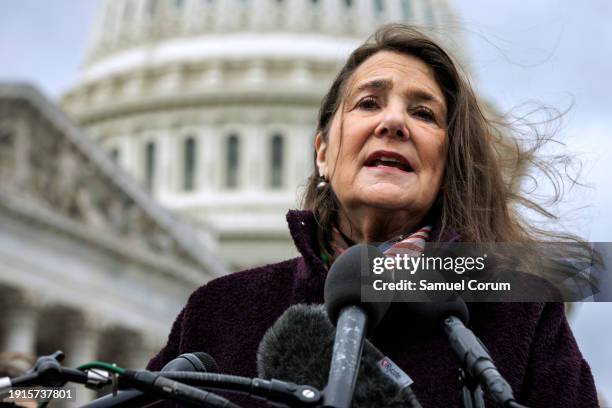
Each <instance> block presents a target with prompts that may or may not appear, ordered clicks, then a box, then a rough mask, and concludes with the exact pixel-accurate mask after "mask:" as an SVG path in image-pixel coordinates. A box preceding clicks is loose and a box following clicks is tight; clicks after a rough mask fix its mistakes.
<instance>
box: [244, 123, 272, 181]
mask: <svg viewBox="0 0 612 408" xmlns="http://www.w3.org/2000/svg"><path fill="white" fill-rule="evenodd" d="M262 130H263V129H262V128H261V126H259V125H257V124H256V125H250V126H242V129H241V131H240V154H239V157H240V159H239V160H240V166H241V167H240V169H239V171H240V181H241V182H240V183H239V186H240V190H241V191H245V192H246V191H248V192H253V191H258V190H261V184H262V182H263V181H264V180H263V179H264V177H262V176H263V171H262V170H263V169H262V166H264V161H265V159H264V157H265V155H264V152H263V148H265V147H264V146H267V143H266V140H265V139H266V138H265V136H264V135H263V133H264V132H263V131H262ZM262 145H263V146H262Z"/></svg>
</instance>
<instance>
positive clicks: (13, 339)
mask: <svg viewBox="0 0 612 408" xmlns="http://www.w3.org/2000/svg"><path fill="white" fill-rule="evenodd" d="M37 317H38V311H37V310H36V308H35V307H34V305H33V304H24V303H21V304H19V305H14V306H13V307H10V308H5V309H4V311H3V321H4V338H3V339H2V346H1V347H2V348H1V349H0V351H14V352H21V353H27V354H31V355H35V354H36V333H37V330H36V329H37Z"/></svg>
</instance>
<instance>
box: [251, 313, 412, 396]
mask: <svg viewBox="0 0 612 408" xmlns="http://www.w3.org/2000/svg"><path fill="white" fill-rule="evenodd" d="M334 331H335V329H334V327H333V325H332V324H331V322H330V321H329V318H328V317H327V315H326V312H325V309H324V307H323V306H322V305H319V306H313V305H303V304H300V305H294V306H291V307H290V308H289V309H287V310H286V311H285V313H283V315H282V316H281V317H280V318H279V319H278V320H277V321H276V322H275V323H274V325H272V327H270V328H269V329H268V331H267V332H266V334H265V335H264V337H263V338H262V341H261V342H260V343H259V348H258V351H257V372H258V374H259V376H260V377H261V378H266V379H271V378H277V379H282V380H284V381H290V382H293V383H297V384H309V385H311V386H314V387H315V388H317V389H322V388H323V387H324V386H325V384H326V381H327V374H326V373H328V372H329V368H330V359H331V356H332V352H333V347H334V336H335V333H334ZM411 384H412V380H411V379H410V377H409V376H408V375H407V374H406V373H404V372H403V371H402V370H401V369H400V368H399V367H398V366H397V365H395V363H393V362H392V361H391V360H390V359H388V358H387V357H385V356H383V354H382V353H381V352H380V351H379V350H378V349H377V348H376V347H374V346H373V345H372V344H371V343H370V342H369V341H367V340H365V342H364V345H363V355H362V358H361V365H360V367H359V372H358V375H357V383H356V386H355V392H354V396H353V402H352V407H355V408H365V407H372V406H381V407H383V406H384V407H391V408H400V407H402V408H406V407H414V408H420V407H421V405H420V404H419V402H418V401H417V399H416V397H415V395H414V393H413V392H412V389H411V388H410V385H411Z"/></svg>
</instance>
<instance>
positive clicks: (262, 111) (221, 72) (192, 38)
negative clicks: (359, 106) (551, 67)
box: [62, 0, 462, 270]
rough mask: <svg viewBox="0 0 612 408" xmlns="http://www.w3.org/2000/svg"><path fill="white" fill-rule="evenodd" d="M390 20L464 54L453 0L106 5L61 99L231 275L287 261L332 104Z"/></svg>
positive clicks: (130, 0) (179, 0)
mask: <svg viewBox="0 0 612 408" xmlns="http://www.w3.org/2000/svg"><path fill="white" fill-rule="evenodd" d="M387 22H408V23H416V24H418V25H419V26H422V27H423V28H424V29H427V28H433V27H438V29H436V30H435V33H436V34H437V35H439V37H440V38H439V39H440V40H441V41H443V42H445V43H446V44H447V45H448V46H449V47H450V49H453V50H457V49H462V48H461V47H460V45H461V40H460V35H459V30H458V29H457V27H458V23H457V21H456V18H455V17H454V16H453V13H452V9H451V8H450V6H449V5H448V4H447V1H446V0H318V1H317V0H108V1H106V2H105V3H104V5H103V7H102V8H101V10H100V14H99V15H98V17H97V21H96V25H95V27H94V28H93V34H92V37H91V43H90V46H89V49H88V50H87V53H86V55H85V59H84V64H83V67H82V70H81V72H80V75H79V77H78V79H77V81H76V83H75V86H74V87H73V88H72V89H71V90H70V91H69V92H67V93H66V94H65V95H64V97H63V100H62V105H63V108H64V109H65V110H66V111H67V112H69V113H70V115H71V116H72V117H73V118H74V119H75V120H76V121H78V123H79V125H80V126H81V127H82V129H84V130H85V131H86V133H87V134H88V135H89V137H91V138H92V139H93V140H94V141H95V142H96V143H98V145H99V146H101V147H102V149H104V150H105V151H106V152H107V154H108V155H109V156H110V157H112V159H113V160H114V161H115V162H116V163H117V164H118V165H119V166H120V167H121V168H122V169H123V170H125V171H126V172H127V173H129V174H130V175H131V176H132V177H134V178H135V179H136V180H137V181H138V182H139V183H140V184H141V185H142V186H144V187H145V188H146V189H147V190H148V191H149V192H150V193H151V194H152V196H153V197H155V199H156V200H157V201H158V202H159V203H161V205H162V206H163V207H165V208H166V209H168V210H169V211H171V212H173V213H175V214H177V215H180V217H182V218H183V219H185V220H187V221H188V222H189V223H190V224H191V225H193V226H195V227H196V228H197V230H198V231H206V232H207V233H210V234H212V236H213V241H214V244H215V246H216V253H217V254H218V255H219V256H221V258H222V259H223V260H224V261H225V262H226V263H227V265H228V266H229V268H230V270H239V269H244V268H247V267H251V266H255V265H262V264H266V263H270V262H275V261H279V260H282V259H287V258H288V257H291V256H294V254H297V252H296V250H295V248H294V246H293V243H292V242H291V241H290V238H289V234H288V230H287V226H286V221H285V217H284V215H285V213H286V211H287V210H288V209H289V208H296V207H299V196H300V191H301V188H302V187H303V186H304V184H305V181H306V178H307V176H308V175H309V174H310V172H311V170H312V168H311V166H312V160H313V154H314V149H313V141H314V136H315V134H314V132H315V124H316V117H317V111H318V107H319V103H320V101H321V98H322V97H323V95H324V93H325V92H326V90H327V88H328V87H329V85H330V84H331V82H332V80H333V78H334V77H335V75H336V74H337V72H338V71H339V69H340V68H341V66H342V65H343V62H344V61H345V59H346V57H347V56H348V55H349V53H350V52H351V51H352V50H353V49H354V48H356V47H357V46H358V45H359V44H360V43H361V42H363V41H364V40H365V39H366V38H367V37H368V36H369V35H370V34H372V33H373V32H374V31H375V29H376V28H377V27H378V26H380V25H381V24H384V23H387ZM440 27H441V28H440ZM458 57H459V58H462V55H459V56H458Z"/></svg>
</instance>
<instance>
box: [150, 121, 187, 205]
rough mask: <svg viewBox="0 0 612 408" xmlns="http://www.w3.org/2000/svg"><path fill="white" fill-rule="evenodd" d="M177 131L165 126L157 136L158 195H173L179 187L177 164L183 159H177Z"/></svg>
mask: <svg viewBox="0 0 612 408" xmlns="http://www.w3.org/2000/svg"><path fill="white" fill-rule="evenodd" d="M176 133H177V131H176V129H173V128H165V129H164V130H163V133H162V134H161V135H160V136H159V137H157V138H156V143H155V144H156V146H157V147H156V151H155V154H156V156H157V157H156V158H155V159H156V163H155V166H156V167H157V168H156V169H155V172H156V177H157V179H156V180H155V181H156V189H155V191H156V194H155V195H156V196H157V197H159V198H160V199H162V200H163V197H166V196H168V195H172V194H173V193H174V192H175V191H176V187H177V173H178V170H179V169H177V166H178V165H180V164H181V163H182V160H177V149H176V148H177V140H178V138H177V134H176Z"/></svg>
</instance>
